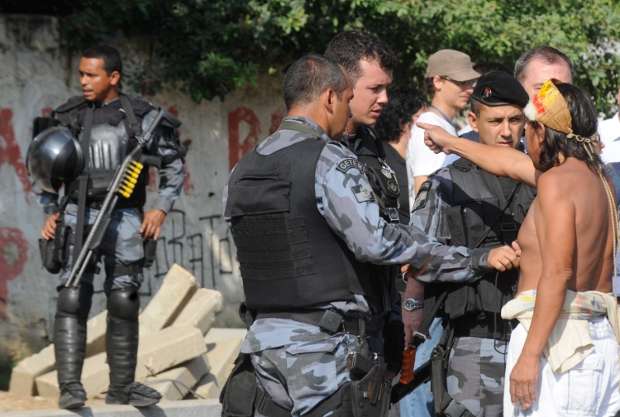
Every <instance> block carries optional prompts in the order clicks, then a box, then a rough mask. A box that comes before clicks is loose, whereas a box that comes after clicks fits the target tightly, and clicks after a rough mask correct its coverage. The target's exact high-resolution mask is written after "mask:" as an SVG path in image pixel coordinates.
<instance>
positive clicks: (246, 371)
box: [220, 353, 290, 417]
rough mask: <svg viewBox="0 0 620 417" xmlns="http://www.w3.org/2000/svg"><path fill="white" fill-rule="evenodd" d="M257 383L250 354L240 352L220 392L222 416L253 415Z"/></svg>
mask: <svg viewBox="0 0 620 417" xmlns="http://www.w3.org/2000/svg"><path fill="white" fill-rule="evenodd" d="M257 385H258V384H257V383H256V375H255V374H254V366H252V360H251V359H250V355H249V354H247V353H240V354H239V356H237V359H235V365H234V368H233V370H232V372H231V374H230V376H229V377H228V380H226V384H225V385H224V388H222V392H221V394H220V403H222V417H252V416H254V403H255V401H256V391H257ZM288 415H289V416H290V414H288Z"/></svg>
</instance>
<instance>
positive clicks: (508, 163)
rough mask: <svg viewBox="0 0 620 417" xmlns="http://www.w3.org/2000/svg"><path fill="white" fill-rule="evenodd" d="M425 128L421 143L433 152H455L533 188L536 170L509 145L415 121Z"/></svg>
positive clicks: (521, 153) (530, 162) (523, 156)
mask: <svg viewBox="0 0 620 417" xmlns="http://www.w3.org/2000/svg"><path fill="white" fill-rule="evenodd" d="M417 125H418V126H419V127H421V128H422V129H424V130H425V131H426V133H425V142H426V144H427V145H428V146H429V147H430V148H431V149H433V150H434V151H435V152H439V151H441V152H445V153H456V154H458V155H460V156H462V157H463V158H465V159H468V160H470V161H472V162H473V163H474V164H476V165H478V166H479V167H480V168H482V169H484V170H485V171H489V172H491V173H493V174H495V175H499V176H504V177H510V178H512V179H514V180H516V181H519V182H523V183H526V184H528V185H531V186H533V187H535V186H536V180H537V178H538V176H539V175H540V171H538V170H537V169H536V167H535V166H534V163H533V162H532V160H531V159H530V158H529V157H528V156H527V155H526V154H524V153H523V152H520V151H518V150H516V149H512V148H503V147H499V146H489V145H483V144H480V143H476V142H473V141H471V140H462V139H460V138H458V137H456V136H452V135H451V134H449V133H448V132H446V131H445V130H444V129H442V128H441V127H439V126H434V125H430V124H427V123H418V124H417Z"/></svg>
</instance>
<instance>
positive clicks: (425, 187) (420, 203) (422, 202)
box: [412, 181, 431, 211]
mask: <svg viewBox="0 0 620 417" xmlns="http://www.w3.org/2000/svg"><path fill="white" fill-rule="evenodd" d="M430 189H431V182H430V181H426V182H424V184H422V187H420V191H418V193H417V194H416V196H415V203H413V210H412V211H415V210H419V209H423V208H424V207H425V206H426V200H427V199H428V192H429V191H430Z"/></svg>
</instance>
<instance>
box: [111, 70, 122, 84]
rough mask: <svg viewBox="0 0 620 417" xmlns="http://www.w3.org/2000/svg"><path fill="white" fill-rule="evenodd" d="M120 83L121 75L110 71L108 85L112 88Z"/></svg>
mask: <svg viewBox="0 0 620 417" xmlns="http://www.w3.org/2000/svg"><path fill="white" fill-rule="evenodd" d="M120 83H121V73H120V72H118V71H116V70H114V71H112V73H111V74H110V85H112V86H115V87H116V86H118V85H120Z"/></svg>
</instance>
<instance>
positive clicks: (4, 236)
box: [0, 227, 28, 318]
mask: <svg viewBox="0 0 620 417" xmlns="http://www.w3.org/2000/svg"><path fill="white" fill-rule="evenodd" d="M27 260H28V241H27V240H26V238H25V237H24V234H23V233H22V231H21V230H20V229H17V228H14V227H2V228H0V318H4V317H5V308H6V303H7V284H8V282H9V281H11V280H13V279H15V278H17V277H18V276H19V275H20V274H21V273H22V271H23V270H24V266H25V265H26V261H27Z"/></svg>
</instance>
